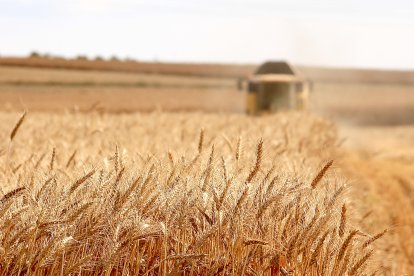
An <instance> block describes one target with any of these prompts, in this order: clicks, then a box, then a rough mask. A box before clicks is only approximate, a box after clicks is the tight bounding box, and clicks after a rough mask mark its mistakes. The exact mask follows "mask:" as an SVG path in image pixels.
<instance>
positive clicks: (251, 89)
mask: <svg viewBox="0 0 414 276" xmlns="http://www.w3.org/2000/svg"><path fill="white" fill-rule="evenodd" d="M257 91H259V85H258V84H257V83H255V82H249V89H248V92H249V93H256V92H257Z"/></svg>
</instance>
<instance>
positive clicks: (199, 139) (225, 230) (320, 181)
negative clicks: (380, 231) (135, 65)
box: [0, 113, 381, 275]
mask: <svg viewBox="0 0 414 276" xmlns="http://www.w3.org/2000/svg"><path fill="white" fill-rule="evenodd" d="M0 118H1V119H2V122H3V124H1V125H0V128H1V131H0V136H1V135H2V136H4V137H0V138H1V139H0V141H2V144H0V149H4V151H3V153H4V154H3V156H1V157H0V168H1V171H0V178H1V179H2V182H3V185H2V187H1V191H0V192H1V193H2V196H1V197H2V199H1V203H0V228H1V231H0V251H1V253H2V254H0V272H1V273H2V274H19V273H26V274H32V275H36V274H37V275H39V274H45V273H50V274H62V275H68V274H70V273H72V274H73V273H82V274H90V275H95V274H110V273H113V274H124V275H135V274H149V275H159V274H167V273H168V274H170V273H171V274H179V273H186V274H191V275H196V274H198V275H199V274H212V273H217V274H222V275H224V274H233V275H242V274H245V275H257V274H265V275H287V274H293V275H305V274H306V275H344V274H346V273H348V274H353V275H359V274H363V273H372V272H374V271H375V270H377V269H381V268H379V267H377V266H376V262H374V260H375V258H372V255H373V254H374V255H375V253H376V252H375V244H376V242H374V239H375V238H377V237H378V238H379V236H370V235H367V234H365V233H363V232H362V231H361V229H359V225H358V224H356V223H355V222H354V220H353V219H352V216H353V214H354V213H353V210H352V208H349V207H347V210H346V216H347V218H346V222H347V223H346V229H345V230H344V229H343V226H342V225H343V224H344V222H343V221H344V218H342V219H341V213H342V214H344V213H345V212H344V208H343V206H344V203H345V202H349V201H350V198H348V196H347V189H345V185H346V179H345V178H344V177H343V176H342V174H341V171H340V170H339V169H338V168H336V167H335V166H331V165H332V162H331V161H328V160H335V159H336V158H337V156H336V143H337V140H336V131H335V129H334V126H333V125H332V124H331V123H329V122H326V121H324V120H321V119H318V118H316V117H313V116H309V115H306V116H304V115H303V114H296V113H288V114H279V115H273V116H266V117H260V118H254V117H246V116H242V115H212V114H210V115H206V114H198V113H182V114H179V113H176V114H169V113H150V114H131V115H108V114H97V113H89V114H79V113H75V114H48V113H44V114H41V113H37V114H36V113H33V114H30V113H29V114H28V115H27V116H26V119H25V122H24V124H23V125H22V126H21V127H20V128H19V129H18V133H17V135H15V137H14V139H13V144H12V145H10V142H9V139H7V138H8V136H7V135H8V133H10V131H11V130H12V129H13V127H14V125H15V122H16V121H18V118H19V114H15V113H14V114H13V113H3V114H1V115H0ZM200 128H201V129H202V130H201V131H200ZM6 153H7V155H8V157H9V158H8V159H6V158H5V155H6ZM315 183H316V184H317V185H316V184H315ZM347 206H349V205H347ZM343 216H344V215H343ZM339 229H342V230H339ZM341 231H343V232H344V233H343V235H341V234H342V233H340V232H341ZM372 250H374V251H372Z"/></svg>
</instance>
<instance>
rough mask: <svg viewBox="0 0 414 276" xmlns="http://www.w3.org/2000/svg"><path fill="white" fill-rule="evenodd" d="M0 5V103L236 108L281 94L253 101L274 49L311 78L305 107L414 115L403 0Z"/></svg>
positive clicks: (366, 116)
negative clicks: (261, 70) (260, 72)
mask: <svg viewBox="0 0 414 276" xmlns="http://www.w3.org/2000/svg"><path fill="white" fill-rule="evenodd" d="M0 7H1V8H0V36H1V44H0V108H1V109H3V110H22V109H27V110H32V111H33V110H54V111H55V110H88V109H101V110H106V111H113V112H132V111H151V110H155V109H161V110H204V111H221V112H239V113H243V112H249V105H251V104H252V102H251V101H252V100H251V99H250V100H249V91H250V92H252V93H258V94H257V99H255V100H253V101H256V102H255V103H253V104H254V105H255V113H261V112H262V111H274V110H273V109H272V108H269V102H270V101H277V100H276V99H272V98H271V97H268V96H264V97H262V102H261V103H259V99H258V98H260V97H261V96H259V94H260V93H259V92H257V91H253V90H254V87H253V86H252V76H254V75H255V72H256V73H257V70H258V68H259V67H260V65H262V64H263V63H265V62H269V61H270V62H274V64H282V63H283V64H288V66H289V67H290V68H293V69H292V70H293V71H294V75H295V78H296V77H298V78H300V80H301V83H299V84H298V81H297V80H296V81H295V82H296V83H295V84H296V88H295V89H296V90H297V91H298V90H301V89H303V87H300V86H303V85H305V86H306V105H305V106H304V105H301V107H300V109H305V110H310V111H312V112H317V113H320V114H322V115H324V116H327V117H330V118H334V119H335V120H336V121H338V122H340V123H343V124H370V125H372V124H375V125H401V124H411V123H413V122H414V72H413V71H412V70H414V53H413V50H412V49H414V19H413V18H412V14H414V4H413V3H412V2H411V1H408V0H396V1H384V0H383V1H373V0H367V1H357V0H351V1H349V0H348V1H345V0H336V1H327V0H317V1H311V2H310V1H305V0H295V1H270V0H259V1H253V0H242V1H235V0H220V1H218V0H210V1H189V0H180V1H178V0H168V1H166V0H151V1H149V0H140V1H131V0H118V1H115V0H90V1H81V0H75V1H73V0H72V1H69V0H63V1H59V2H57V1H52V0H38V1H33V0H0ZM266 74H273V75H275V74H278V75H279V77H278V76H276V77H277V79H278V81H280V75H285V76H286V75H288V73H287V72H283V71H277V70H276V71H268V72H266ZM282 77H283V76H282ZM274 80H275V79H273V81H274ZM257 82H258V81H257V79H256V80H255V83H257ZM259 82H263V79H260V80H259ZM266 82H269V80H266ZM284 82H287V80H286V78H285V79H284ZM252 89H253V90H252ZM259 90H260V89H259ZM269 93H271V92H269ZM272 93H273V92H272ZM249 101H250V102H249ZM263 101H265V102H266V103H264V102H263ZM266 104H267V107H265V105H266ZM276 105H277V104H276ZM284 109H298V108H297V107H296V106H295V105H293V106H284Z"/></svg>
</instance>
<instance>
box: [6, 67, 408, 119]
mask: <svg viewBox="0 0 414 276" xmlns="http://www.w3.org/2000/svg"><path fill="white" fill-rule="evenodd" d="M0 63H1V59H0ZM85 64H89V66H92V65H93V64H94V63H93V62H91V63H85ZM175 66H176V68H179V69H180V68H181V67H180V66H181V65H175ZM183 66H184V65H183ZM194 66H195V65H194ZM198 66H199V65H198ZM171 68H173V67H171ZM180 70H181V69H180ZM200 70H201V69H200ZM205 70H207V71H208V70H212V67H211V66H210V67H209V66H206V67H205ZM308 70H309V69H308ZM324 70H325V69H320V70H316V69H312V71H311V74H312V75H311V76H314V77H315V79H313V78H312V82H313V91H312V93H311V96H310V109H311V110H312V111H313V112H316V113H319V114H322V115H324V116H327V117H330V118H334V119H336V120H340V121H341V122H343V123H348V124H355V123H362V124H394V123H398V124H410V123H414V84H410V81H411V79H410V78H409V76H408V75H409V74H408V73H405V75H407V76H406V77H405V78H404V80H402V81H401V82H397V81H398V78H401V77H403V75H404V74H396V73H395V72H394V73H392V72H391V73H389V75H386V76H388V77H382V76H383V75H384V74H385V72H377V73H376V74H374V73H372V72H364V73H363V74H362V76H366V79H365V81H362V80H361V75H357V74H356V72H358V71H355V72H354V76H352V74H351V73H350V71H349V70H348V71H344V72H342V73H341V74H340V73H338V71H337V70H333V71H329V72H325V73H323V72H324ZM325 71H326V70H325ZM199 72H200V71H199ZM335 72H336V73H335ZM393 74H394V75H393ZM397 77H398V78H397ZM245 97H246V94H245V93H243V92H241V91H238V90H237V78H236V77H223V76H221V77H211V76H210V77H207V76H195V75H179V74H174V75H171V74H160V73H157V74H156V73H151V74H146V73H142V72H132V71H130V72H125V71H105V70H79V69H76V70H75V69H56V68H43V67H42V68H33V67H19V66H0V109H4V110H22V109H25V108H27V109H29V110H44V111H47V110H62V109H69V110H73V109H80V110H87V109H89V108H90V107H92V106H95V107H99V108H101V109H104V110H107V111H112V112H120V111H126V112H133V111H151V110H155V109H162V110H169V111H173V110H175V111H177V110H178V111H179V110H204V111H223V112H244V110H245V101H246V100H245Z"/></svg>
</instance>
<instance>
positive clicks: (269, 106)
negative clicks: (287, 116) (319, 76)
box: [239, 61, 311, 114]
mask: <svg viewBox="0 0 414 276" xmlns="http://www.w3.org/2000/svg"><path fill="white" fill-rule="evenodd" d="M310 87H311V83H310V81H309V80H308V79H306V78H305V77H304V76H302V75H301V74H300V73H299V72H298V71H297V70H296V69H294V68H293V67H292V66H291V65H289V64H288V63H287V62H284V61H277V62H266V63H264V64H262V65H261V66H260V67H259V68H258V69H257V70H256V72H255V73H254V74H253V75H251V76H249V77H248V78H247V79H245V80H240V81H239V90H247V105H246V112H247V113H248V114H262V113H267V112H275V111H283V110H306V109H307V108H308V98H309V90H310Z"/></svg>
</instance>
